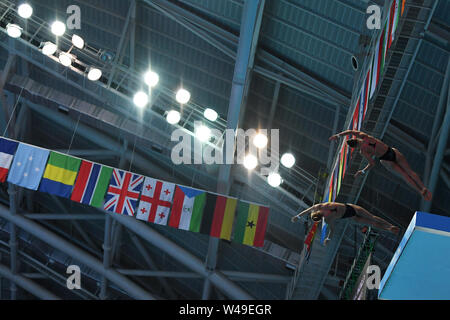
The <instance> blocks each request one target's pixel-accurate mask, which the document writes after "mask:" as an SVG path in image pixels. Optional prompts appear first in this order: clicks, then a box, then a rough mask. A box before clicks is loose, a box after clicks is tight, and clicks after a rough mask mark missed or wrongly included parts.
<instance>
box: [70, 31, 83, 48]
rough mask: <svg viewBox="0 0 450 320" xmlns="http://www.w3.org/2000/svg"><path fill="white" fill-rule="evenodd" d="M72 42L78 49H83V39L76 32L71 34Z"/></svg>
mask: <svg viewBox="0 0 450 320" xmlns="http://www.w3.org/2000/svg"><path fill="white" fill-rule="evenodd" d="M72 44H73V45H74V46H75V47H77V48H78V49H80V50H82V49H84V46H85V43H84V39H83V38H82V37H80V36H79V35H76V34H74V35H73V36H72Z"/></svg>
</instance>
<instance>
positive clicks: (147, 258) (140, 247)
mask: <svg viewBox="0 0 450 320" xmlns="http://www.w3.org/2000/svg"><path fill="white" fill-rule="evenodd" d="M128 234H129V236H130V238H131V241H133V243H134V245H135V247H136V249H137V250H138V251H139V252H140V254H141V255H142V257H143V258H144V261H145V263H146V264H147V265H148V266H149V267H150V268H152V269H153V270H157V269H158V268H157V266H156V263H155V262H154V261H153V259H152V257H151V256H150V254H149V253H148V252H147V250H145V247H144V245H143V244H142V243H141V241H140V240H139V238H138V237H137V236H136V235H135V234H134V233H132V232H128ZM119 272H120V271H119ZM153 272H156V273H158V272H161V271H153ZM157 277H158V281H159V282H160V283H161V285H162V286H163V288H164V289H165V290H166V292H167V294H168V295H169V297H170V298H171V299H176V298H177V295H176V294H175V292H174V291H173V290H172V288H171V286H170V285H169V283H168V282H167V280H166V279H164V277H163V276H162V275H159V276H157Z"/></svg>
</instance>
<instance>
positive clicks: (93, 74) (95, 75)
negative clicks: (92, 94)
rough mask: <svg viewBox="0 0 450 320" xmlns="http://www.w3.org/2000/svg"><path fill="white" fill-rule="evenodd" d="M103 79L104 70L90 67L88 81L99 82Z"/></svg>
mask: <svg viewBox="0 0 450 320" xmlns="http://www.w3.org/2000/svg"><path fill="white" fill-rule="evenodd" d="M101 77H102V70H100V69H98V68H94V67H90V68H89V71H88V79H89V80H91V81H97V80H98V79H100V78H101Z"/></svg>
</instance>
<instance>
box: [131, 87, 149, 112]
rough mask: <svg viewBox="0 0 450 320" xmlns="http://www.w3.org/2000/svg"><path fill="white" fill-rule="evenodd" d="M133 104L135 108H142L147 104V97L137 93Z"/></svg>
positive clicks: (140, 92)
mask: <svg viewBox="0 0 450 320" xmlns="http://www.w3.org/2000/svg"><path fill="white" fill-rule="evenodd" d="M133 102H134V104H135V105H136V106H137V107H139V108H144V107H145V106H146V105H147V104H148V95H147V94H146V93H145V92H143V91H139V92H138V93H136V94H135V95H134V98H133Z"/></svg>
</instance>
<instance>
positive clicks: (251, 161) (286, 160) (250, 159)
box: [244, 133, 295, 188]
mask: <svg viewBox="0 0 450 320" xmlns="http://www.w3.org/2000/svg"><path fill="white" fill-rule="evenodd" d="M267 143H268V138H267V136H266V135H265V134H263V133H258V134H256V135H255V136H254V137H253V145H254V146H255V147H257V148H258V149H263V148H265V147H266V146H267ZM280 161H281V164H282V165H283V166H284V167H286V168H292V167H293V166H294V164H295V157H294V155H293V154H292V153H285V154H283V155H282V156H281V159H280ZM257 166H258V159H257V158H256V157H255V156H254V155H252V154H248V155H246V156H245V157H244V167H245V168H246V169H247V170H253V169H255V168H256V167H257ZM267 183H268V184H269V185H270V186H272V187H274V188H277V187H279V186H280V185H281V183H283V178H282V177H281V176H280V174H279V173H277V172H272V173H270V174H269V175H268V176H267Z"/></svg>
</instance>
